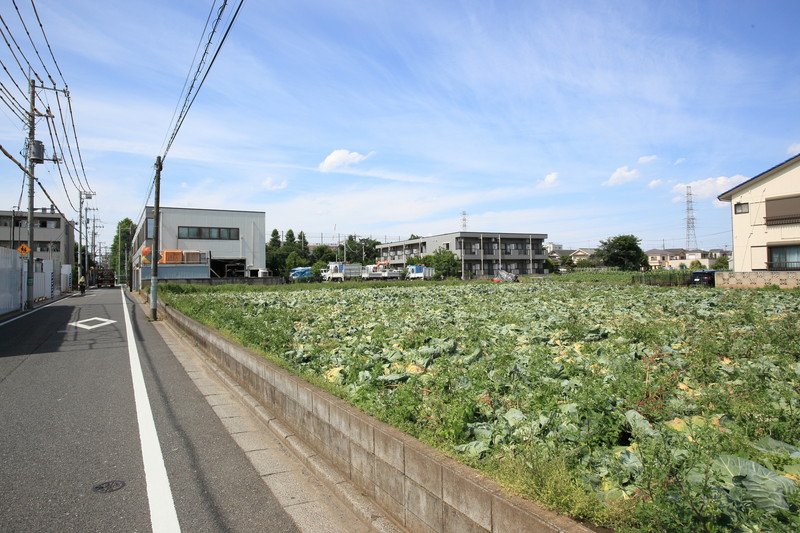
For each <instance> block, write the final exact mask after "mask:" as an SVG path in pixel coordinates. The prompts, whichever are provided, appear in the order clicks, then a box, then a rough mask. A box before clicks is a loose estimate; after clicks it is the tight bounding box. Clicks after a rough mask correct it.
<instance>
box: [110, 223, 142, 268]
mask: <svg viewBox="0 0 800 533" xmlns="http://www.w3.org/2000/svg"><path fill="white" fill-rule="evenodd" d="M135 229H136V226H134V224H133V221H132V220H131V219H129V218H123V219H122V220H120V221H119V223H117V231H116V233H115V234H114V241H113V242H112V243H111V255H110V257H109V259H108V264H109V267H110V268H111V270H113V271H114V272H115V273H117V274H118V279H117V282H123V281H124V282H127V280H128V276H129V268H128V265H129V263H130V244H131V238H133V232H134V230H135Z"/></svg>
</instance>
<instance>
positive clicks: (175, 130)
mask: <svg viewBox="0 0 800 533" xmlns="http://www.w3.org/2000/svg"><path fill="white" fill-rule="evenodd" d="M214 5H216V2H214ZM214 5H212V6H211V12H213V11H214ZM226 7H228V1H227V0H223V2H222V5H221V6H219V10H218V11H217V18H216V20H214V24H213V26H212V27H211V32H209V34H208V40H207V41H206V46H205V49H204V50H203V55H202V57H201V58H200V61H199V62H198V63H197V68H196V69H195V72H194V79H192V83H191V84H190V85H189V89H188V90H186V91H181V95H182V96H184V93H185V99H184V100H183V106H181V110H180V113H178V117H177V119H175V122H174V124H173V123H171V124H170V127H171V128H173V130H172V134H171V135H170V136H169V141H168V142H167V146H166V148H165V149H164V156H163V157H162V162H163V160H164V159H166V155H167V152H169V149H170V147H171V146H172V142H173V141H174V140H175V136H176V135H177V134H178V130H179V129H180V125H179V124H181V123H182V122H183V118H184V117H185V116H186V113H188V112H189V107H190V104H189V98H190V97H191V96H192V92H193V90H194V86H195V83H197V80H198V78H199V77H200V73H201V72H202V71H203V65H205V62H206V57H207V56H208V52H209V50H210V49H211V43H212V41H213V39H214V35H215V34H216V33H217V27H219V24H220V22H221V21H222V15H223V13H224V12H225V8H226ZM211 12H209V18H210V17H211ZM206 27H207V26H206ZM203 37H205V28H204V29H203V35H201V36H200V43H202V42H203ZM200 43H198V47H199V44H200ZM195 57H196V55H195ZM193 65H194V59H192V66H193ZM192 66H190V67H189V73H191V71H192ZM209 68H211V67H210V66H209ZM189 73H187V75H186V79H187V80H188V79H189ZM201 85H202V84H201ZM184 86H185V84H184ZM197 91H200V86H198V87H197ZM178 101H180V98H179V99H178ZM176 109H177V106H176ZM167 131H169V130H167Z"/></svg>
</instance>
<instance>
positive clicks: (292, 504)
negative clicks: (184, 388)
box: [153, 321, 376, 533]
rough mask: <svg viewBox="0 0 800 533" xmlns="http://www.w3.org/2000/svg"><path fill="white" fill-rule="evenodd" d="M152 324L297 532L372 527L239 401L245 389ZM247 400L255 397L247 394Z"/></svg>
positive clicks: (347, 532)
mask: <svg viewBox="0 0 800 533" xmlns="http://www.w3.org/2000/svg"><path fill="white" fill-rule="evenodd" d="M153 325H154V326H155V328H156V330H157V331H158V332H159V334H160V335H161V337H162V338H163V339H164V342H165V343H166V344H167V346H168V347H169V348H170V350H172V352H173V353H174V354H175V357H176V358H177V359H178V361H180V363H181V364H182V365H183V367H184V368H185V370H186V372H187V374H188V375H189V377H190V378H191V379H192V380H193V381H194V383H195V385H196V386H197V388H198V390H199V391H200V392H201V394H202V395H203V396H204V397H205V399H206V400H207V401H208V403H209V405H211V407H212V409H213V410H214V412H215V413H216V414H217V416H218V417H219V418H220V420H221V421H222V423H223V425H224V426H225V427H226V428H227V430H228V432H229V433H230V435H231V437H233V439H234V441H236V443H237V444H238V445H239V447H240V448H241V449H242V450H243V451H244V452H245V455H246V456H247V458H248V459H249V460H250V462H251V463H252V465H253V467H254V468H255V469H256V471H257V472H258V474H259V475H260V476H261V479H262V480H263V481H264V483H265V485H266V486H267V487H268V488H269V490H270V491H271V492H272V494H273V495H274V496H275V497H276V498H277V499H278V501H279V502H280V503H281V505H283V507H284V509H285V511H286V512H287V513H288V514H289V516H290V517H291V518H292V520H294V522H295V523H296V524H297V526H298V528H299V529H300V530H301V531H308V532H315V533H318V532H319V533H339V532H341V533H350V532H353V533H361V532H364V533H366V532H368V531H374V529H373V528H372V527H370V526H368V525H367V524H365V523H364V522H362V521H361V520H359V518H358V517H357V516H356V515H355V514H354V513H352V512H351V511H350V509H349V508H348V507H347V506H346V505H345V504H344V503H343V502H341V501H340V500H339V499H338V498H337V497H336V496H334V494H333V492H334V491H333V490H331V488H329V487H328V486H326V484H325V483H322V482H321V481H320V480H318V479H317V478H316V477H314V476H313V475H312V474H311V473H310V472H309V470H308V469H307V468H305V466H304V465H303V463H302V462H301V461H300V460H299V459H298V458H297V457H295V455H294V454H293V453H292V452H291V451H289V450H288V449H287V447H286V446H285V445H284V444H283V443H282V442H281V441H282V440H283V439H282V438H281V436H279V435H277V434H276V433H275V432H274V431H273V430H272V429H270V428H268V427H267V426H265V424H264V422H262V420H261V419H260V418H259V417H258V416H256V415H255V414H254V412H253V408H259V407H260V406H255V405H253V406H252V407H250V406H247V405H245V404H244V403H243V401H242V396H241V394H240V393H239V392H244V391H242V390H241V389H240V388H239V387H238V386H237V385H236V384H234V383H233V382H232V381H230V379H228V378H227V376H225V375H224V374H223V373H222V371H221V370H219V369H217V368H216V367H214V366H212V365H213V363H211V362H209V361H207V360H206V359H205V358H203V357H202V356H200V355H199V354H198V353H197V351H196V350H197V349H196V348H195V347H194V346H192V345H191V344H190V343H189V342H188V341H187V340H186V339H185V338H184V337H183V336H182V335H181V334H180V333H178V332H177V331H175V330H174V329H173V328H172V327H171V326H170V325H169V324H167V323H166V322H162V321H157V322H155V323H153ZM236 389H239V391H237V390H236ZM250 401H251V402H254V400H253V399H252V398H250ZM261 409H262V411H263V408H261ZM333 481H334V482H335V480H333ZM374 518H376V517H374Z"/></svg>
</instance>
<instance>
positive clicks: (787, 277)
mask: <svg viewBox="0 0 800 533" xmlns="http://www.w3.org/2000/svg"><path fill="white" fill-rule="evenodd" d="M714 283H715V285H716V286H717V287H722V288H733V289H735V288H739V289H758V288H761V287H766V286H767V285H776V286H778V287H780V288H781V289H796V288H798V287H800V272H796V271H787V272H773V271H770V272H767V271H763V272H717V273H716V274H715V275H714Z"/></svg>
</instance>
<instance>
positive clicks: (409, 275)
mask: <svg viewBox="0 0 800 533" xmlns="http://www.w3.org/2000/svg"><path fill="white" fill-rule="evenodd" d="M435 275H436V269H435V268H433V267H426V266H425V265H408V266H406V279H433V277H434V276H435Z"/></svg>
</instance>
